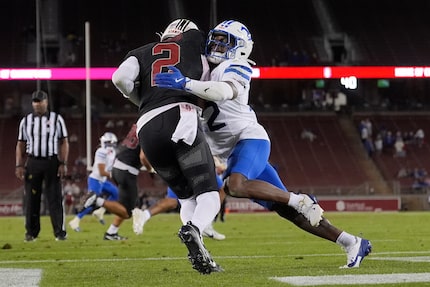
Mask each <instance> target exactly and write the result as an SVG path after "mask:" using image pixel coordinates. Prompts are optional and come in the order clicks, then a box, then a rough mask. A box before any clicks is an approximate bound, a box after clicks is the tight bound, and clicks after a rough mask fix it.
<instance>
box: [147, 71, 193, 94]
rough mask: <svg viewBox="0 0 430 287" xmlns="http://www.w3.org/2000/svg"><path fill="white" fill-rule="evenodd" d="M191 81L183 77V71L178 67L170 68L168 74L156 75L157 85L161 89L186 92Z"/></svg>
mask: <svg viewBox="0 0 430 287" xmlns="http://www.w3.org/2000/svg"><path fill="white" fill-rule="evenodd" d="M189 80H190V79H189V78H187V77H185V76H184V75H182V73H181V71H180V70H179V69H177V68H176V67H173V66H169V71H168V72H167V73H166V72H164V73H158V74H156V75H155V84H156V85H157V87H159V88H173V89H179V90H184V89H185V84H186V83H187V82H188V81H189Z"/></svg>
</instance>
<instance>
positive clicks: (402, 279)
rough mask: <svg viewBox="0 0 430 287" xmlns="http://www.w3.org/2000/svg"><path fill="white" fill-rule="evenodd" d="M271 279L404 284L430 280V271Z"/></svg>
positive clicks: (297, 282)
mask: <svg viewBox="0 0 430 287" xmlns="http://www.w3.org/2000/svg"><path fill="white" fill-rule="evenodd" d="M270 279H273V280H276V281H279V282H283V283H288V284H292V285H294V286H318V285H359V284H371V285H376V284H400V283H402V284H404V283H417V282H430V273H397V274H361V275H360V274H356V275H327V276H288V277H272V278H270Z"/></svg>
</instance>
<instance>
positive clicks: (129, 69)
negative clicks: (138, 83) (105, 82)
mask: <svg viewBox="0 0 430 287" xmlns="http://www.w3.org/2000/svg"><path fill="white" fill-rule="evenodd" d="M139 70H140V67H139V61H138V60H137V58H136V57H134V56H131V57H128V58H127V59H126V60H125V61H124V62H122V63H121V65H120V66H119V67H118V69H117V70H116V71H115V72H114V73H113V75H112V82H113V84H114V85H115V87H116V88H117V89H118V90H120V91H121V93H123V94H124V95H125V96H126V97H130V95H131V94H132V92H133V90H134V81H135V80H136V79H137V77H138V75H139Z"/></svg>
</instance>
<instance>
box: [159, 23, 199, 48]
mask: <svg viewBox="0 0 430 287" xmlns="http://www.w3.org/2000/svg"><path fill="white" fill-rule="evenodd" d="M192 29H195V30H198V29H199V28H198V27H197V25H196V24H194V22H192V21H190V20H187V19H176V20H175V21H173V22H172V23H170V24H169V26H167V28H166V30H164V32H163V33H162V34H161V35H160V41H161V42H162V41H164V40H166V39H167V38H172V37H175V36H177V35H179V34H182V33H184V32H186V31H188V30H192Z"/></svg>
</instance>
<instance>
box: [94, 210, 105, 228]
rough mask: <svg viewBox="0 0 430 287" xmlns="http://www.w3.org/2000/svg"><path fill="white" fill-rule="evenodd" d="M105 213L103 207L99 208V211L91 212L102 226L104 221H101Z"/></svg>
mask: <svg viewBox="0 0 430 287" xmlns="http://www.w3.org/2000/svg"><path fill="white" fill-rule="evenodd" d="M105 212H106V208H104V207H100V208H99V209H96V210H94V211H93V216H95V217H96V218H97V220H98V221H99V222H100V223H101V224H103V225H104V224H105V220H104V219H103V216H104V214H105Z"/></svg>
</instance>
